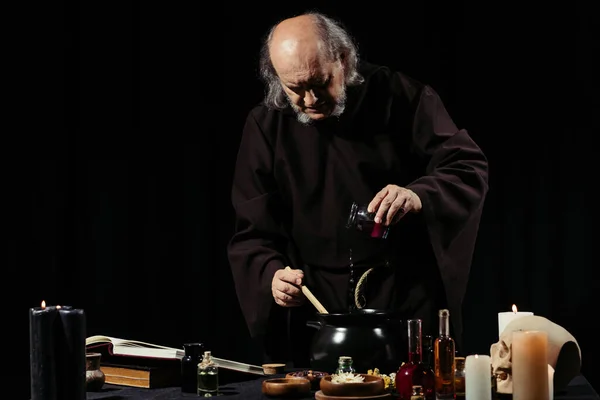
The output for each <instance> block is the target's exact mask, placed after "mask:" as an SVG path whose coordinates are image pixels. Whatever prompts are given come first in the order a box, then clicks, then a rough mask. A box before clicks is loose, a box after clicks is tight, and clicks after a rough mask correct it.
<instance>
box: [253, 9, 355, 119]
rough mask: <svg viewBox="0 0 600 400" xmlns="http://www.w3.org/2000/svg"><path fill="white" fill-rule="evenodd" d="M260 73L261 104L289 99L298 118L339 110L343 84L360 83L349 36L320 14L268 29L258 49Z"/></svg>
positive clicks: (274, 104)
mask: <svg viewBox="0 0 600 400" xmlns="http://www.w3.org/2000/svg"><path fill="white" fill-rule="evenodd" d="M260 75H261V78H262V79H263V81H264V82H265V84H266V86H267V93H266V96H265V104H266V105H267V106H268V107H270V108H274V109H284V108H286V107H288V106H289V105H290V103H291V105H292V107H293V108H294V110H296V111H297V113H298V118H299V120H301V121H303V122H307V121H309V120H312V119H321V118H323V117H325V116H336V115H340V114H341V112H342V111H343V108H344V102H345V87H346V86H354V85H358V84H360V83H361V82H363V77H362V76H361V74H360V73H359V71H358V54H357V49H356V46H355V44H354V43H353V41H352V38H351V37H350V35H349V34H348V33H347V32H346V31H345V30H344V29H343V28H342V26H341V25H340V24H338V23H337V22H336V21H334V20H333V19H331V18H329V17H327V16H325V15H323V14H320V13H308V14H303V15H300V16H296V17H292V18H288V19H285V20H283V21H281V22H279V23H278V24H277V25H275V26H273V27H272V28H271V30H270V32H269V35H268V36H267V38H266V40H265V41H264V43H263V46H262V48H261V54H260Z"/></svg>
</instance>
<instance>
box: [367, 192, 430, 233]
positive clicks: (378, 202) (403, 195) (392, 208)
mask: <svg viewBox="0 0 600 400" xmlns="http://www.w3.org/2000/svg"><path fill="white" fill-rule="evenodd" d="M422 207H423V206H422V204H421V199H420V198H419V196H417V194H416V193H415V192H413V191H412V190H410V189H406V188H403V187H400V186H398V185H387V186H386V187H384V188H383V189H381V191H380V192H379V193H377V194H376V195H375V197H374V198H373V200H371V202H370V203H369V206H368V209H367V211H369V212H375V211H377V214H376V215H375V222H376V223H378V224H380V223H382V222H383V223H384V224H385V225H391V224H392V223H396V222H398V221H399V220H400V219H401V218H402V217H404V216H405V215H406V214H407V213H409V212H414V213H417V212H419V211H421V208H422Z"/></svg>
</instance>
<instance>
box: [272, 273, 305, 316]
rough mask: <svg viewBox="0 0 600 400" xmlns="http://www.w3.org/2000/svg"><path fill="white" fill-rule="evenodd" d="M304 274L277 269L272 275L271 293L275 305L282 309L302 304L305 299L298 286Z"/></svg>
mask: <svg viewBox="0 0 600 400" xmlns="http://www.w3.org/2000/svg"><path fill="white" fill-rule="evenodd" d="M302 279H304V273H303V272H302V270H300V269H290V268H286V269H279V270H277V271H275V275H273V281H272V282H271V292H272V293H273V298H274V299H275V303H277V304H279V305H280V306H282V307H298V306H300V305H302V304H303V303H304V301H305V300H306V297H304V293H302V290H301V288H300V286H301V285H302Z"/></svg>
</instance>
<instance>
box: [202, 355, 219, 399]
mask: <svg viewBox="0 0 600 400" xmlns="http://www.w3.org/2000/svg"><path fill="white" fill-rule="evenodd" d="M218 391H219V366H218V365H217V364H216V363H215V362H214V361H213V360H212V356H211V353H210V351H205V352H204V357H203V358H202V362H200V364H198V391H197V394H198V395H199V396H211V395H216V394H217V393H218Z"/></svg>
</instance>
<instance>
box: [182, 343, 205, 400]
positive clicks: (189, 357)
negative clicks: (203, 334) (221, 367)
mask: <svg viewBox="0 0 600 400" xmlns="http://www.w3.org/2000/svg"><path fill="white" fill-rule="evenodd" d="M183 348H184V350H185V355H184V356H183V358H182V359H181V391H182V392H183V393H196V392H197V390H198V364H199V363H200V362H201V361H202V353H203V352H204V345H203V344H202V343H186V344H184V345H183Z"/></svg>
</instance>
